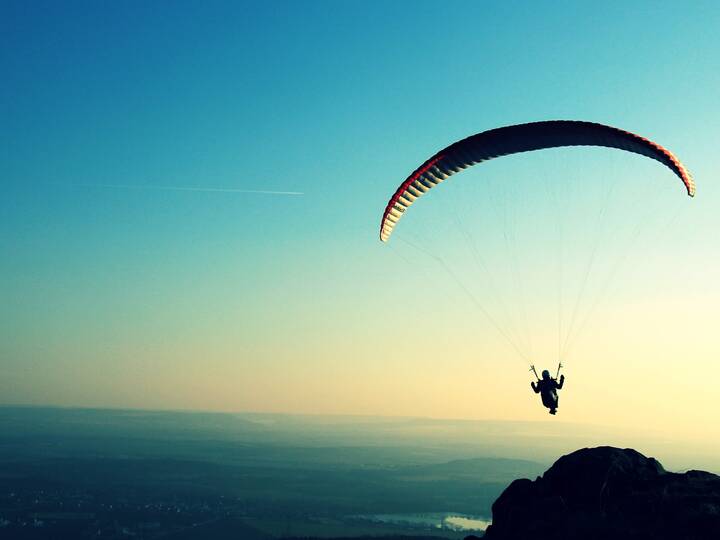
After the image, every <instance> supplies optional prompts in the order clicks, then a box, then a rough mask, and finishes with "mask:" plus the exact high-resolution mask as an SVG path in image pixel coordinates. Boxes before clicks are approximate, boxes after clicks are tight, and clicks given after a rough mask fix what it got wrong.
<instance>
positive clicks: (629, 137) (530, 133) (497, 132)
mask: <svg viewBox="0 0 720 540" xmlns="http://www.w3.org/2000/svg"><path fill="white" fill-rule="evenodd" d="M562 146H605V147H608V148H617V149H618V150H625V151H627V152H634V153H636V154H641V155H643V156H647V157H649V158H652V159H654V160H656V161H659V162H660V163H662V164H663V165H665V166H666V167H668V168H669V169H670V170H672V171H673V172H674V173H675V174H676V175H677V176H678V178H680V180H682V182H683V184H684V185H685V188H686V190H687V193H688V195H690V196H691V197H692V196H694V195H695V182H694V181H693V178H692V175H691V174H690V173H689V172H688V170H687V169H686V168H685V166H684V165H683V164H682V163H681V162H680V160H678V159H677V158H676V157H675V155H674V154H673V153H672V152H670V151H669V150H667V149H665V148H663V147H662V146H660V145H659V144H657V143H655V142H653V141H651V140H649V139H646V138H644V137H641V136H640V135H636V134H634V133H631V132H629V131H624V130H622V129H618V128H615V127H611V126H606V125H603V124H597V123H594V122H584V121H578V120H549V121H544V122H533V123H529V124H518V125H514V126H506V127H501V128H497V129H491V130H489V131H483V132H482V133H478V134H477V135H473V136H471V137H468V138H466V139H463V140H461V141H458V142H456V143H453V144H451V145H450V146H448V147H447V148H444V149H443V150H440V151H439V152H438V153H437V154H435V155H434V156H432V157H431V158H430V159H428V160H427V161H426V162H425V163H423V164H422V165H421V166H420V167H418V168H417V169H416V170H415V171H414V172H413V173H412V174H411V175H410V176H408V178H407V179H406V180H405V181H404V182H403V183H402V184H400V186H399V187H398V189H397V190H396V191H395V193H394V195H393V196H392V197H391V199H390V201H389V202H388V204H387V206H386V208H385V212H384V213H383V217H382V222H381V225H380V239H381V240H382V241H383V242H387V240H388V239H389V238H390V235H391V234H392V231H393V229H394V228H395V225H396V224H397V223H398V221H399V220H400V218H401V217H402V215H403V213H404V212H405V211H406V210H407V208H408V207H409V206H410V205H411V204H412V203H413V202H414V201H415V199H417V198H418V197H420V196H421V195H422V194H423V193H425V192H427V191H429V190H430V189H432V188H433V187H434V186H436V185H437V184H439V183H440V182H442V181H443V180H445V179H446V178H448V177H450V176H452V175H453V174H455V173H456V172H459V171H461V170H463V169H466V168H467V167H470V166H471V165H475V164H476V163H480V162H482V161H487V160H490V159H493V158H496V157H500V156H505V155H509V154H516V153H519V152H529V151H532V150H543V149H547V148H557V147H562Z"/></svg>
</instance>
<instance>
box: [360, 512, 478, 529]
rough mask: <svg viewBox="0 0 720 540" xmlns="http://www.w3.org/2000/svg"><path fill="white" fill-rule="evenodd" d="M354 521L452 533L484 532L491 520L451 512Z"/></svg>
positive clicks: (365, 517) (377, 516)
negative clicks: (446, 530)
mask: <svg viewBox="0 0 720 540" xmlns="http://www.w3.org/2000/svg"><path fill="white" fill-rule="evenodd" d="M351 517H352V518H354V519H360V520H364V521H372V522H374V523H389V524H393V525H403V526H406V527H417V528H423V529H449V530H452V531H484V530H485V529H487V527H488V525H490V520H489V519H487V518H484V517H481V516H469V515H466V514H456V513H451V512H437V513H428V514H365V515H358V516H351Z"/></svg>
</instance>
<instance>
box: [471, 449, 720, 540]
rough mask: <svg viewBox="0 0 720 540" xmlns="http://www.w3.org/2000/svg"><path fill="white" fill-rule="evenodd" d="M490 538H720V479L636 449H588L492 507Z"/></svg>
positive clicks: (512, 488)
mask: <svg viewBox="0 0 720 540" xmlns="http://www.w3.org/2000/svg"><path fill="white" fill-rule="evenodd" d="M492 512H493V524H492V525H491V526H490V527H489V528H488V530H487V532H486V535H485V539H486V540H516V539H517V540H519V539H522V540H530V539H532V540H545V539H554V540H564V539H586V540H595V539H597V540H600V539H603V540H625V539H628V540H630V539H632V540H641V539H642V540H644V539H648V540H650V539H652V540H665V539H668V540H669V539H673V540H679V539H687V540H691V539H692V540H700V539H710V538H712V539H718V538H720V477H719V476H717V475H714V474H711V473H707V472H702V471H689V472H686V473H683V474H679V473H671V472H667V471H665V469H663V467H662V465H660V463H658V461H656V460H655V459H653V458H647V457H645V456H643V455H642V454H640V453H639V452H636V451H635V450H631V449H625V450H623V449H620V448H612V447H608V446H604V447H598V448H586V449H583V450H578V451H576V452H573V453H572V454H569V455H566V456H563V457H562V458H560V459H559V460H558V461H557V462H555V464H554V465H553V466H552V467H550V469H548V470H547V471H546V472H545V474H544V475H543V476H542V477H538V478H537V479H536V480H534V481H533V480H527V479H522V480H515V481H514V482H513V483H512V484H510V485H509V486H508V487H507V489H506V490H505V491H504V492H503V493H502V494H501V495H500V497H499V498H498V499H497V500H496V501H495V503H494V504H493V506H492Z"/></svg>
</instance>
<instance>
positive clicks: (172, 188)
mask: <svg viewBox="0 0 720 540" xmlns="http://www.w3.org/2000/svg"><path fill="white" fill-rule="evenodd" d="M79 187H99V188H120V189H150V190H158V191H204V192H216V193H248V194H258V195H290V196H294V195H305V193H303V192H302V191H271V190H266V189H235V188H213V187H192V186H150V185H140V184H80V185H79Z"/></svg>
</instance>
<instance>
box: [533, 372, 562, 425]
mask: <svg viewBox="0 0 720 540" xmlns="http://www.w3.org/2000/svg"><path fill="white" fill-rule="evenodd" d="M562 367H563V365H562V362H558V367H557V372H556V373H555V378H554V379H551V378H550V377H549V375H550V374H549V373H548V379H541V378H540V377H538V374H537V371H536V370H535V366H533V365H531V366H530V371H532V372H533V373H534V374H535V377H536V378H537V380H538V382H537V386H538V387H537V388H536V387H535V383H532V387H533V390H535V393H540V394H541V397H542V403H543V405H544V406H545V407H547V408H548V409H550V414H555V412H556V411H557V404H558V395H557V390H556V388H561V387H562V386H561V385H558V384H557V382H555V381H557V378H558V377H559V375H560V369H561V368H562ZM545 381H548V382H549V381H553V382H555V384H554V385H552V386H550V388H544V389H542V390H541V389H540V386H541V385H542V384H544V382H545Z"/></svg>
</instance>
